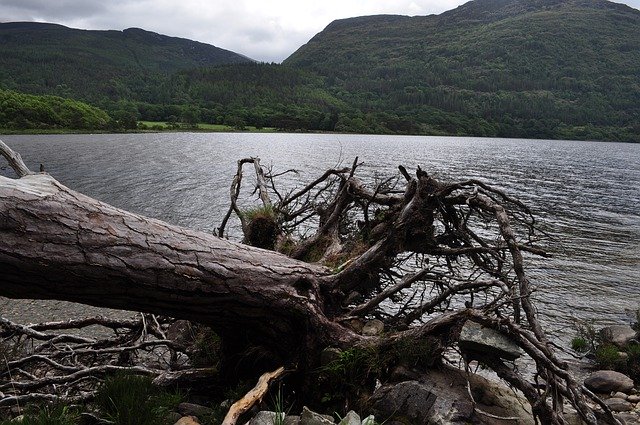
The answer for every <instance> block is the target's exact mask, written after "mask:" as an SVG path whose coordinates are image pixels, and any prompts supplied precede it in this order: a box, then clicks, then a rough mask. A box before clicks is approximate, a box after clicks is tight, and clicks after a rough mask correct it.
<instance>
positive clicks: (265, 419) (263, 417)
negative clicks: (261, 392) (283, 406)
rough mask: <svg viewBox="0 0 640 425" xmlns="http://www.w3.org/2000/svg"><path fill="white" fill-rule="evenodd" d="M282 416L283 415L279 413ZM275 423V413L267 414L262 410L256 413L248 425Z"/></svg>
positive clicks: (269, 424) (267, 412) (270, 424)
mask: <svg viewBox="0 0 640 425" xmlns="http://www.w3.org/2000/svg"><path fill="white" fill-rule="evenodd" d="M280 414H281V415H283V414H284V413H280ZM275 422H276V412H269V411H266V410H263V411H261V412H258V413H257V414H256V415H255V416H254V417H253V418H252V419H251V420H250V421H249V424H248V425H273V424H274V423H275Z"/></svg>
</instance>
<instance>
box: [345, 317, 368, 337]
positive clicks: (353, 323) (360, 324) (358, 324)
mask: <svg viewBox="0 0 640 425" xmlns="http://www.w3.org/2000/svg"><path fill="white" fill-rule="evenodd" d="M344 324H345V325H347V326H348V327H350V328H351V330H352V331H354V332H355V333H359V334H361V333H362V328H364V320H362V319H360V318H355V319H349V320H347V321H346V322H344Z"/></svg>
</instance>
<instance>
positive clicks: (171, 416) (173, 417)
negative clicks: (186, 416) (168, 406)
mask: <svg viewBox="0 0 640 425" xmlns="http://www.w3.org/2000/svg"><path fill="white" fill-rule="evenodd" d="M165 419H166V420H165V423H168V424H175V423H176V422H178V421H179V420H180V419H182V415H181V414H180V413H178V412H169V413H167V415H166V416H165Z"/></svg>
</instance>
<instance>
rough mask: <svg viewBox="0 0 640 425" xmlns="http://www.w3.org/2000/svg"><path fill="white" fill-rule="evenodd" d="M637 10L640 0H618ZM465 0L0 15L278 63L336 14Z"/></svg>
mask: <svg viewBox="0 0 640 425" xmlns="http://www.w3.org/2000/svg"><path fill="white" fill-rule="evenodd" d="M620 2H621V3H626V4H628V5H629V6H632V7H634V8H636V9H640V0H625V1H620ZM462 3H465V0H437V1H436V0H413V1H412V0H297V1H296V0H0V22H10V21H39V22H54V23H59V24H62V25H66V26H69V27H73V28H82V29H103V30H106V29H116V30H122V29H125V28H130V27H138V28H143V29H146V30H149V31H155V32H158V33H161V34H165V35H170V36H175V37H184V38H189V39H192V40H197V41H201V42H204V43H209V44H213V45H215V46H218V47H222V48H224V49H228V50H232V51H234V52H237V53H241V54H244V55H246V56H249V57H250V58H253V59H256V60H259V61H264V62H280V61H282V60H283V59H285V58H286V57H287V56H289V55H290V54H291V53H293V52H294V51H295V50H296V49H297V48H298V47H300V46H301V45H303V44H304V43H306V42H307V41H308V40H309V39H310V38H311V37H313V36H314V35H315V34H316V33H318V32H319V31H321V30H322V29H323V28H324V27H326V26H327V25H328V24H329V23H330V22H331V21H333V20H334V19H339V18H348V17H353V16H363V15H375V14H381V13H393V14H402V15H429V14H432V13H436V14H438V13H442V12H444V11H446V10H449V9H453V8H454V7H456V6H458V5H460V4H462Z"/></svg>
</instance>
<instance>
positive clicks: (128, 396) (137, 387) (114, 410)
mask: <svg viewBox="0 0 640 425" xmlns="http://www.w3.org/2000/svg"><path fill="white" fill-rule="evenodd" d="M151 381H152V379H151V378H150V377H147V376H137V375H129V374H117V375H114V376H111V377H109V378H107V379H106V380H105V382H104V384H103V385H102V386H101V387H100V389H99V390H98V394H97V396H96V404H97V405H98V407H99V409H100V411H101V412H102V414H103V415H104V416H106V418H107V419H108V420H110V421H112V422H114V423H115V424H117V425H158V424H163V423H165V421H166V419H165V418H166V416H167V413H168V412H170V411H172V410H174V409H175V408H176V407H177V406H178V404H180V403H181V402H182V401H183V396H182V395H181V394H176V393H169V392H167V391H164V390H162V389H160V388H158V387H156V386H154V385H153V384H152V383H151Z"/></svg>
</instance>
